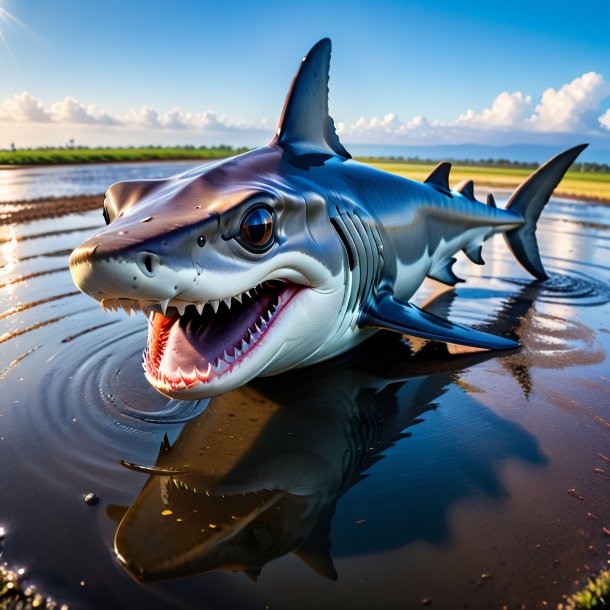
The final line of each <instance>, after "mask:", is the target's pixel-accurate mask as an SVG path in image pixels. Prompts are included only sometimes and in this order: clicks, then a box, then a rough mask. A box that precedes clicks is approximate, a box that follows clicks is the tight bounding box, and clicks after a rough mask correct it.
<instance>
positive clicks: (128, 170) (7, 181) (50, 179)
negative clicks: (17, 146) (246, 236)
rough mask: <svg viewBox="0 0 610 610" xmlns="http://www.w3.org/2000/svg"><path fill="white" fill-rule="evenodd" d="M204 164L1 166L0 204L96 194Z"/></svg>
mask: <svg viewBox="0 0 610 610" xmlns="http://www.w3.org/2000/svg"><path fill="white" fill-rule="evenodd" d="M205 163H208V161H152V162H151V161H146V162H141V163H137V162H134V163H92V164H90V165H59V166H55V167H54V166H45V167H21V168H9V169H0V203H1V202H6V201H23V200H27V199H40V198H43V197H44V198H48V197H69V196H72V195H99V194H100V193H104V192H105V191H106V189H107V188H108V187H109V186H110V185H111V184H112V183H113V182H118V181H119V180H136V179H144V178H165V177H167V176H172V175H174V174H179V173H181V172H184V171H187V170H189V169H192V168H194V167H197V166H199V165H203V164H205Z"/></svg>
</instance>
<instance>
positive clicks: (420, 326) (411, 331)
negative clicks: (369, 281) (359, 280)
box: [359, 292, 519, 349]
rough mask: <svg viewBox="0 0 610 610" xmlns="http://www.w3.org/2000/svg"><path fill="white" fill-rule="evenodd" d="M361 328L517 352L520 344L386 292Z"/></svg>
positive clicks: (361, 322)
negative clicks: (516, 349)
mask: <svg viewBox="0 0 610 610" xmlns="http://www.w3.org/2000/svg"><path fill="white" fill-rule="evenodd" d="M359 325H360V326H372V327H375V328H386V329H388V330H394V331H397V332H399V333H405V334H408V335H413V336H415V337H423V338H424V339H434V340H435V341H445V342H446V343H455V344H457V345H468V346H470V347H480V348H483V349H514V348H515V347H519V344H518V343H516V342H515V341H511V340H510V339H505V338H504V337H496V336H495V335H491V334H489V333H486V332H483V331H481V330H476V329H475V328H471V327H470V326H466V325H464V324H456V323H454V322H450V321H449V320H445V319H443V318H439V317H438V316H435V315H433V314H431V313H427V312H425V311H422V310H421V309H419V308H418V307H416V306H415V305H413V304H412V303H403V302H401V301H398V300H396V299H395V298H394V297H393V296H392V295H391V294H390V293H388V292H386V293H384V294H381V295H379V296H378V297H377V299H376V300H375V301H374V302H373V303H372V304H371V305H370V306H369V307H368V309H367V310H366V312H365V313H364V315H363V317H362V319H361V320H360V323H359Z"/></svg>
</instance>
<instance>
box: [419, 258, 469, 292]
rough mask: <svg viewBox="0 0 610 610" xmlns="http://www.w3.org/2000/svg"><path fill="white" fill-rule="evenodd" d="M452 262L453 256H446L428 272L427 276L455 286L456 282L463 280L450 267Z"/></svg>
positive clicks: (453, 261) (453, 260)
mask: <svg viewBox="0 0 610 610" xmlns="http://www.w3.org/2000/svg"><path fill="white" fill-rule="evenodd" d="M453 263H455V258H453V256H452V257H451V258H446V259H445V260H444V261H441V262H440V263H439V264H438V265H437V266H436V267H435V268H434V269H432V270H431V271H430V273H428V277H430V278H432V279H433V280H436V281H437V282H442V283H443V284H447V286H455V285H456V284H457V283H459V282H463V281H464V280H463V279H462V278H461V277H458V276H457V275H456V274H455V273H454V271H453V269H452V267H453Z"/></svg>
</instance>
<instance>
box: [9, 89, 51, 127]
mask: <svg viewBox="0 0 610 610" xmlns="http://www.w3.org/2000/svg"><path fill="white" fill-rule="evenodd" d="M52 120H53V119H52V116H51V113H50V112H49V110H47V109H46V108H45V107H44V104H43V103H42V102H41V101H40V100H39V99H36V98H35V97H34V96H32V95H30V94H29V93H28V92H27V91H23V92H22V93H19V94H17V95H13V97H10V98H9V99H7V100H5V101H4V102H2V103H0V121H6V122H8V123H13V122H15V123H47V122H49V121H52Z"/></svg>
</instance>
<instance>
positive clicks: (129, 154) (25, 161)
mask: <svg viewBox="0 0 610 610" xmlns="http://www.w3.org/2000/svg"><path fill="white" fill-rule="evenodd" d="M246 150H247V149H246V148H239V149H235V148H231V147H229V146H213V147H205V146H202V147H197V148H196V147H192V148H191V147H175V148H165V147H153V146H151V147H150V148H40V149H31V150H27V149H18V150H15V151H11V150H1V151H0V165H59V164H66V163H106V162H108V163H110V162H122V161H170V160H176V161H178V160H183V159H219V158H223V157H230V156H231V155H235V154H237V153H240V152H245V151H246Z"/></svg>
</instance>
